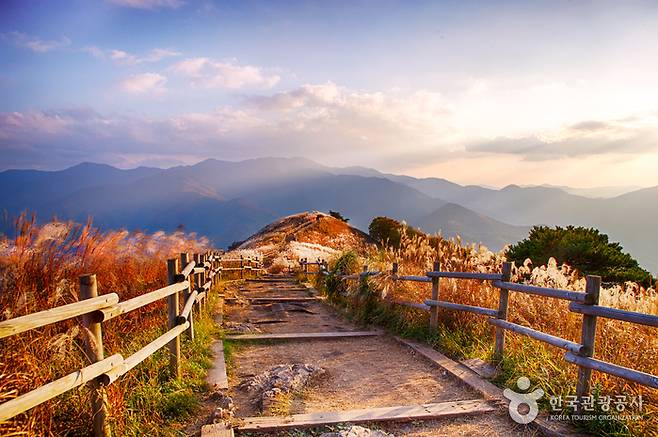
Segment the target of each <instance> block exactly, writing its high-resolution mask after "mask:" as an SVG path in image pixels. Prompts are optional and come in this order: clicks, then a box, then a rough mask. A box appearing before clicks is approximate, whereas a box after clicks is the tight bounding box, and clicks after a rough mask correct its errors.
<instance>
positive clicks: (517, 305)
mask: <svg viewBox="0 0 658 437" xmlns="http://www.w3.org/2000/svg"><path fill="white" fill-rule="evenodd" d="M430 241H431V243H430ZM436 260H438V261H440V263H441V270H445V271H463V272H500V271H501V267H502V263H503V262H504V261H505V258H504V254H503V253H502V252H501V253H494V252H491V251H489V250H488V249H486V248H485V247H482V246H476V245H463V244H462V243H461V241H460V240H459V239H454V240H447V239H442V238H438V239H431V240H430V239H428V238H423V237H414V238H410V237H407V236H406V235H403V238H402V243H401V245H400V248H399V249H392V248H385V249H378V250H373V251H371V252H370V253H368V254H362V255H361V256H360V257H359V260H358V261H357V262H352V271H353V272H357V271H360V269H361V267H362V265H364V264H367V265H368V266H369V269H370V270H381V271H390V269H391V266H392V263H393V262H398V264H399V274H400V275H424V274H425V272H427V271H429V270H432V265H433V262H434V261H436ZM333 263H334V264H335V263H336V259H334V260H333ZM331 265H332V264H331V263H330V266H331ZM512 277H513V279H512V281H513V282H523V281H525V282H528V283H531V284H534V285H538V286H544V287H555V288H562V289H568V290H580V291H583V290H584V289H585V278H584V277H582V276H580V275H579V274H578V272H576V271H574V270H572V269H571V268H569V266H567V265H562V266H558V265H557V264H556V263H555V262H554V260H551V261H550V262H549V265H547V266H536V267H534V266H532V265H531V264H530V263H528V262H526V264H525V265H523V266H518V267H515V268H514V269H513V275H512ZM355 282H356V281H351V285H350V287H351V289H350V290H349V292H350V293H351V294H352V295H357V294H359V293H360V292H359V291H358V284H356V283H355ZM368 284H369V288H370V289H371V290H372V291H374V293H375V294H376V295H377V296H378V297H380V298H389V299H391V300H395V299H400V300H409V301H416V302H423V301H424V300H425V299H428V298H430V297H431V284H422V283H417V282H405V281H393V280H392V277H391V276H390V275H382V276H376V277H372V278H370V279H368ZM361 293H362V292H361ZM498 294H499V292H498V289H496V288H494V287H492V286H491V284H490V283H489V282H487V281H476V280H457V279H441V280H440V298H441V299H442V300H447V301H450V302H456V303H462V304H468V305H475V306H481V307H488V308H494V309H495V308H497V307H498ZM358 302H360V300H359V299H353V300H351V301H350V305H353V306H358V305H359V304H358ZM381 302H385V300H381ZM600 304H601V305H605V306H610V307H615V308H620V309H625V310H631V311H638V312H643V313H648V314H658V295H657V294H656V290H655V289H653V288H650V289H644V288H642V287H640V286H638V285H637V284H633V283H626V284H624V285H615V286H610V287H607V288H606V287H603V288H602V290H601V297H600ZM567 306H568V302H566V301H562V300H558V299H551V298H546V297H541V296H531V295H527V294H521V293H515V292H510V301H509V316H508V317H509V320H510V321H512V322H514V323H518V324H521V325H525V326H529V327H532V328H534V329H537V330H540V331H543V332H546V333H549V334H552V335H555V336H559V337H562V338H565V339H568V340H571V341H575V342H579V340H580V335H581V320H582V316H581V315H579V314H575V313H571V312H570V311H568V308H567ZM387 308H388V311H394V312H395V319H396V320H397V324H398V327H399V328H400V329H402V330H403V331H404V330H406V331H416V330H417V329H418V328H419V327H421V328H425V327H426V326H427V318H428V317H427V315H426V314H423V313H421V312H419V311H415V310H409V309H406V308H403V307H400V306H388V307H387ZM353 309H354V308H353ZM375 318H376V317H375ZM387 318H390V314H389V313H388V312H386V314H385V315H384V316H383V317H382V319H387ZM427 340H428V341H430V342H432V343H434V344H435V346H436V347H438V348H439V349H441V350H443V351H445V352H447V353H449V354H451V355H452V356H453V357H455V358H481V359H485V360H488V359H491V356H492V352H493V344H494V339H493V328H492V327H491V326H490V325H489V324H488V323H487V322H486V320H485V318H484V317H482V316H478V315H474V314H468V313H463V312H457V311H448V310H440V327H439V332H438V333H429V336H428V338H427ZM562 356H563V351H562V350H560V349H557V348H554V347H552V346H549V345H546V344H544V343H541V342H539V341H535V340H532V339H529V338H526V337H523V336H520V335H516V334H514V333H510V332H507V333H506V344H505V360H504V364H503V373H502V376H501V378H500V379H499V380H498V381H497V382H499V383H500V384H501V385H505V386H507V387H513V386H514V384H515V382H516V379H517V378H518V377H520V376H524V375H525V376H528V377H529V378H530V379H531V381H532V383H533V385H535V386H538V387H541V388H542V389H543V390H544V391H545V392H546V393H547V394H548V395H549V396H550V395H556V396H558V395H563V396H565V395H570V394H574V393H575V383H576V375H577V368H576V366H574V365H572V364H569V363H567V362H566V361H564V360H563V358H562ZM594 357H595V358H598V359H601V360H604V361H608V362H611V363H614V364H618V365H622V366H626V367H630V368H633V369H637V370H640V371H643V372H647V373H651V374H653V375H657V374H658V336H656V332H655V328H652V327H647V326H640V325H633V324H630V323H626V322H621V321H615V320H608V319H603V318H599V320H598V328H597V336H596V351H595V354H594ZM592 387H593V390H594V391H595V392H597V393H599V394H600V395H601V396H604V395H612V396H613V399H614V396H615V395H627V396H637V395H640V394H641V395H642V397H643V400H644V407H643V414H642V416H643V417H642V419H641V420H639V421H627V422H624V423H590V424H584V426H585V427H586V428H587V429H589V430H590V431H593V432H596V433H609V434H619V435H630V434H632V435H649V434H652V435H655V434H656V433H658V414H657V413H658V408H657V406H658V393H657V391H656V390H653V389H650V388H646V387H642V386H639V385H637V384H634V383H629V382H627V381H625V380H623V379H620V378H616V377H612V376H609V375H607V374H605V373H600V372H596V371H595V372H593V377H592ZM547 397H548V396H546V397H545V398H544V400H543V406H544V407H545V408H548V407H549V405H548V401H547Z"/></svg>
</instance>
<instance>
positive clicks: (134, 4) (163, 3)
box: [109, 0, 185, 10]
mask: <svg viewBox="0 0 658 437" xmlns="http://www.w3.org/2000/svg"><path fill="white" fill-rule="evenodd" d="M109 2H110V3H113V4H115V5H118V6H124V7H127V8H135V9H151V10H153V9H178V8H180V7H181V6H183V5H184V4H185V2H184V1H183V0H109Z"/></svg>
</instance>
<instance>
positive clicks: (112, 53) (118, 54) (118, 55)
mask: <svg viewBox="0 0 658 437" xmlns="http://www.w3.org/2000/svg"><path fill="white" fill-rule="evenodd" d="M83 50H84V51H85V52H87V53H89V54H90V55H92V56H94V57H96V58H98V59H103V60H110V61H113V62H116V63H117V64H121V65H137V64H144V63H153V62H160V61H162V60H163V59H166V58H171V57H176V56H180V55H181V53H180V52H177V51H175V50H171V49H164V48H155V49H153V50H151V51H149V52H148V53H146V54H145V55H141V56H140V55H135V54H133V53H129V52H126V51H124V50H118V49H109V50H103V49H101V48H100V47H97V46H88V47H85V48H84V49H83Z"/></svg>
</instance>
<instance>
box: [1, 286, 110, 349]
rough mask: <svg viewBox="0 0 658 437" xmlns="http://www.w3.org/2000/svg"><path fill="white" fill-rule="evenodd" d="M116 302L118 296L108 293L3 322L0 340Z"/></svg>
mask: <svg viewBox="0 0 658 437" xmlns="http://www.w3.org/2000/svg"><path fill="white" fill-rule="evenodd" d="M118 302H119V295H118V294H116V293H110V294H104V295H102V296H98V297H94V298H92V299H87V300H83V301H80V302H75V303H71V304H68V305H62V306H60V307H57V308H52V309H49V310H45V311H39V312H38V313H33V314H28V315H26V316H21V317H16V318H14V319H9V320H5V321H4V322H0V338H4V337H9V336H12V335H16V334H20V333H21V332H25V331H30V330H32V329H36V328H40V327H42V326H46V325H50V324H52V323H56V322H63V321H64V320H68V319H72V318H74V317H77V316H81V315H83V314H87V313H89V312H91V311H96V310H99V309H103V308H106V307H111V306H113V305H116V304H117V303H118Z"/></svg>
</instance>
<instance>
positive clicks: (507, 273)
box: [493, 262, 514, 362]
mask: <svg viewBox="0 0 658 437" xmlns="http://www.w3.org/2000/svg"><path fill="white" fill-rule="evenodd" d="M513 265H514V264H513V263H511V262H504V263H503V272H502V273H503V278H502V281H503V282H509V281H510V278H511V277H512V266H513ZM508 301H509V290H507V289H505V288H500V289H499V294H498V315H497V316H496V318H497V319H500V320H507V304H508ZM504 350H505V329H503V328H501V327H499V326H496V345H495V346H494V356H493V358H494V361H495V362H499V361H501V360H502V359H503V354H504Z"/></svg>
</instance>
